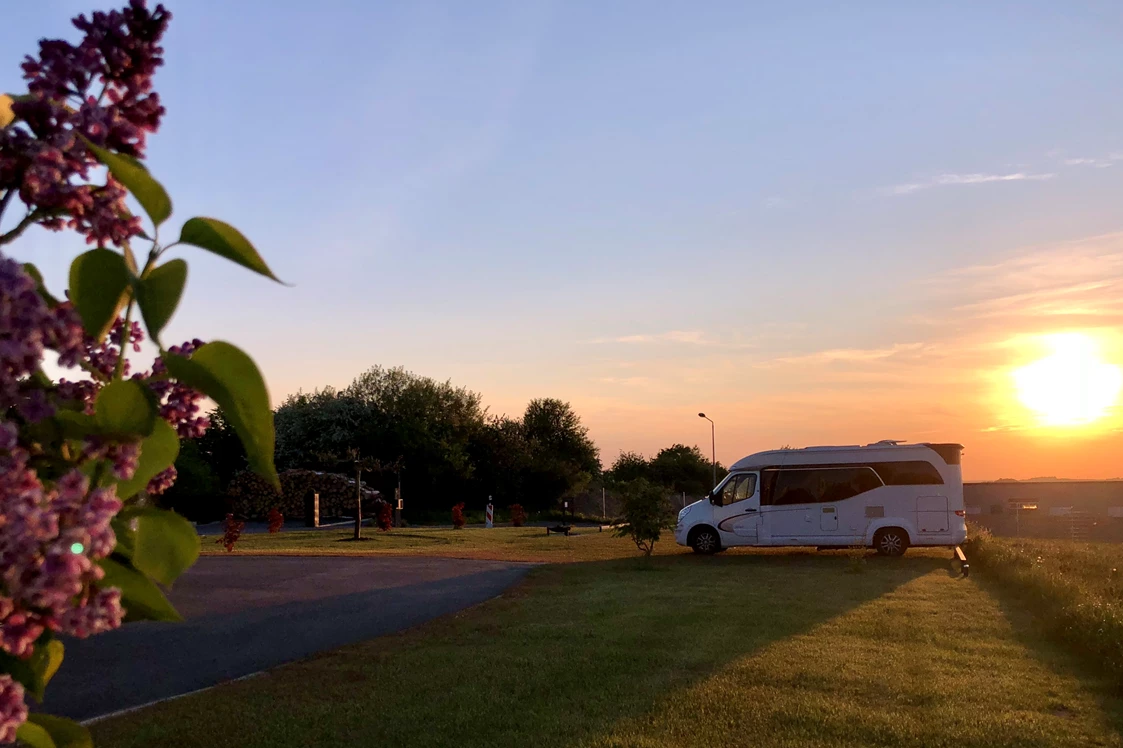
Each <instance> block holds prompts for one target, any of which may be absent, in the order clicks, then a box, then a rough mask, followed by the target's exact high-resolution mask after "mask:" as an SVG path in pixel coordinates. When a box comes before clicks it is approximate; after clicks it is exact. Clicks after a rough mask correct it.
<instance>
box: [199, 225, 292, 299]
mask: <svg viewBox="0 0 1123 748" xmlns="http://www.w3.org/2000/svg"><path fill="white" fill-rule="evenodd" d="M179 240H180V241H181V242H183V243H184V244H191V245H193V246H196V247H200V248H202V249H208V250H210V251H211V252H214V253H215V254H216V255H219V256H221V257H225V258H226V259H228V260H230V261H231V262H236V263H238V264H239V265H241V266H242V267H246V268H249V269H250V270H252V271H254V272H255V273H261V274H262V275H264V276H265V277H266V278H272V279H273V280H275V281H277V282H278V283H280V282H281V281H280V279H279V278H277V276H275V275H273V271H272V270H270V269H269V266H268V265H266V264H265V260H263V259H261V255H259V254H258V253H257V250H256V249H254V248H253V245H252V244H250V240H249V239H247V238H246V237H244V236H243V235H242V232H240V231H238V229H236V228H234V227H233V226H231V225H230V224H228V223H224V222H222V221H220V220H218V219H217V218H191V219H189V220H188V221H187V223H185V224H183V228H182V229H181V230H180V234H179Z"/></svg>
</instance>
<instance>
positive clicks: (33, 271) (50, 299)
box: [23, 262, 58, 307]
mask: <svg viewBox="0 0 1123 748" xmlns="http://www.w3.org/2000/svg"><path fill="white" fill-rule="evenodd" d="M23 271H24V272H25V273H27V274H28V275H30V276H31V277H32V278H34V279H35V283H36V284H37V285H38V289H37V290H38V291H39V296H41V297H42V298H43V301H45V302H47V306H50V307H56V306H58V299H56V298H55V297H54V296H52V295H51V292H50V291H48V290H47V284H46V283H44V282H43V274H42V273H40V272H39V268H37V267H35V266H34V265H32V264H31V263H30V262H25V263H23Z"/></svg>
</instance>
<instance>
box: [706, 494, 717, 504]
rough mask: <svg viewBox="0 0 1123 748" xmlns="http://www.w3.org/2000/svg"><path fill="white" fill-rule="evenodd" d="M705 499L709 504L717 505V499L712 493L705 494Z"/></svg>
mask: <svg viewBox="0 0 1123 748" xmlns="http://www.w3.org/2000/svg"><path fill="white" fill-rule="evenodd" d="M706 498H707V499H709V501H710V503H711V504H715V505H716V504H717V497H716V496H714V492H713V491H710V492H709V493H708V494H706Z"/></svg>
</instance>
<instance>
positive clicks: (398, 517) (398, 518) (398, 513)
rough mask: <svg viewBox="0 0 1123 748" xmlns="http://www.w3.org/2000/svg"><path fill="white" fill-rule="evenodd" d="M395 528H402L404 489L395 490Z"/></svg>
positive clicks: (399, 487)
mask: <svg viewBox="0 0 1123 748" xmlns="http://www.w3.org/2000/svg"><path fill="white" fill-rule="evenodd" d="M394 500H395V501H394V527H401V526H402V487H401V486H398V487H397V488H395V489H394Z"/></svg>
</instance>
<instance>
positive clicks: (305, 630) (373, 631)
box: [44, 556, 529, 720]
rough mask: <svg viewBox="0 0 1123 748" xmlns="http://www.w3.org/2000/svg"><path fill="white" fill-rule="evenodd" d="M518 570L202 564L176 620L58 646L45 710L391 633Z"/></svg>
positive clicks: (123, 696) (434, 564) (101, 709)
mask: <svg viewBox="0 0 1123 748" xmlns="http://www.w3.org/2000/svg"><path fill="white" fill-rule="evenodd" d="M528 568H529V565H527V564H512V563H504V562H499V561H468V560H459V559H442V558H339V557H336V558H322V557H317V558H298V557H268V556H257V557H241V558H228V557H224V556H217V557H216V556H207V557H203V558H200V559H199V561H198V563H197V564H196V565H195V566H194V567H193V568H192V569H191V570H189V571H188V572H187V573H186V574H185V575H184V576H183V577H182V578H181V579H180V580H179V582H177V584H176V586H175V589H174V590H173V591H172V594H171V595H170V597H171V600H172V602H174V603H175V605H176V607H177V608H178V609H179V611H180V613H182V614H183V616H184V617H185V618H186V619H187V620H186V621H185V622H183V623H178V624H170V623H154V622H143V623H135V624H129V625H127V626H125V627H123V628H122V629H119V630H118V631H114V632H111V633H108V634H103V635H101V636H95V637H93V638H91V639H87V640H85V641H78V640H67V641H66V660H65V662H64V663H63V666H62V669H61V670H60V671H59V673H58V675H56V676H55V678H54V679H53V680H52V681H51V685H50V687H49V688H48V689H47V692H48V696H47V700H46V703H45V704H44V709H45V711H48V712H51V713H54V714H60V715H63V716H67V717H71V718H73V719H78V720H84V719H89V718H91V717H97V716H100V715H104V714H107V713H109V712H113V711H117V710H120V709H127V708H129V707H133V706H139V705H141V704H145V703H147V702H150V701H154V700H157V699H162V698H167V697H169V696H176V695H179V694H183V693H187V692H190V691H194V690H197V689H200V688H206V687H207V686H211V685H214V684H216V683H219V682H222V681H224V680H228V679H231V678H237V677H240V676H243V675H248V674H251V673H256V672H259V671H261V670H264V669H266V668H270V667H273V666H275V665H280V664H281V663H284V662H290V661H292V660H297V659H300V658H302V657H307V656H309V655H311V654H314V653H316V652H320V651H322V650H325V649H332V648H335V647H340V646H343V645H345V644H350V643H353V642H357V641H361V640H363V639H369V638H372V637H375V636H380V635H382V634H387V633H391V632H394V631H398V630H401V629H404V628H408V627H410V626H414V625H417V624H419V623H422V622H423V621H427V620H429V619H431V618H435V617H437V616H440V615H444V614H447V613H452V612H455V611H457V610H460V609H462V608H466V607H468V606H470V605H474V604H476V603H480V602H483V601H484V600H487V599H490V598H492V597H495V596H496V595H498V594H499V593H500V592H502V591H503V590H504V589H506V588H507V587H508V586H510V585H511V584H513V583H514V582H515V581H517V580H518V579H519V578H520V577H522V575H523V574H525V573H526V570H527V569H528Z"/></svg>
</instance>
